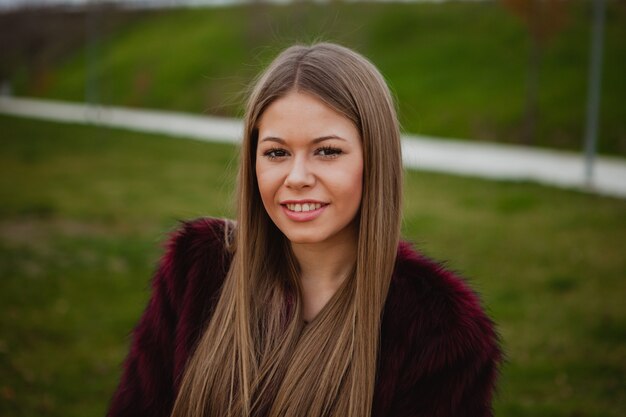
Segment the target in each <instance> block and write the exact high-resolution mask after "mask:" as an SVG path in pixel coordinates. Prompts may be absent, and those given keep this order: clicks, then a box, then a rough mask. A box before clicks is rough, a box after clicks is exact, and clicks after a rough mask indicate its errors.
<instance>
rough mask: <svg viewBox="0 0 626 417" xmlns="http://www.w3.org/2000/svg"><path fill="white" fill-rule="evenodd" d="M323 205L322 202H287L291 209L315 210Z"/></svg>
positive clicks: (297, 210) (296, 210) (298, 210)
mask: <svg viewBox="0 0 626 417" xmlns="http://www.w3.org/2000/svg"><path fill="white" fill-rule="evenodd" d="M320 207H322V204H321V203H304V204H287V208H288V209H289V210H291V211H295V212H301V211H313V210H317V209H319V208H320Z"/></svg>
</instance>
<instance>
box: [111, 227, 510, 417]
mask: <svg viewBox="0 0 626 417" xmlns="http://www.w3.org/2000/svg"><path fill="white" fill-rule="evenodd" d="M223 237H224V231H223V222H222V221H221V220H216V219H209V218H203V219H198V220H195V221H192V222H187V223H185V224H184V226H183V227H182V228H181V229H180V230H179V231H177V232H175V233H174V234H173V235H172V237H171V239H170V240H169V242H168V246H167V251H166V254H165V256H164V257H163V258H162V260H161V263H160V265H159V268H158V270H157V272H156V274H155V276H154V279H153V282H152V297H151V299H150V301H149V304H148V306H147V308H146V310H145V311H144V313H143V316H142V317H141V320H140V321H139V324H138V325H137V327H136V328H135V330H134V332H133V337H132V344H131V347H130V352H129V354H128V357H127V358H126V361H125V362H124V370H123V374H122V377H121V380H120V383H119V386H118V388H117V390H116V392H115V394H114V396H113V399H112V401H111V405H110V409H109V412H108V416H110V417H118V416H129V417H130V416H132V417H140V416H150V417H160V416H169V414H170V413H171V410H172V407H173V402H174V399H175V397H176V392H177V389H178V383H179V382H180V381H179V379H180V377H181V374H182V372H183V368H184V366H185V363H186V361H187V358H188V356H189V355H190V353H191V352H192V350H193V347H194V343H195V342H196V340H197V339H198V337H199V336H200V335H201V333H202V331H203V329H204V328H205V325H206V323H207V320H208V318H209V317H210V315H211V309H212V308H213V306H214V305H215V301H216V299H217V297H218V293H219V289H220V286H221V284H222V281H223V279H224V276H225V274H226V271H227V269H228V265H229V262H230V257H229V255H228V254H227V253H226V252H225V250H224V248H223V244H222V241H223ZM380 343H381V344H380V352H379V360H378V375H377V380H376V388H375V394H374V405H373V412H372V416H373V417H385V416H390V417H418V416H420V417H452V416H454V417H463V416H466V417H484V416H491V415H492V411H491V400H492V394H493V391H494V384H495V380H496V377H497V374H498V366H499V364H500V361H501V352H500V349H499V346H498V338H497V335H496V333H495V331H494V326H493V323H492V321H491V320H490V319H489V318H488V317H487V316H486V315H485V313H484V312H483V310H482V308H481V306H480V302H479V299H478V297H477V295H476V294H475V293H474V292H473V291H472V290H471V289H470V288H469V287H468V286H467V285H466V284H465V282H464V281H463V280H461V279H460V278H458V277H457V276H455V275H454V274H453V273H451V272H449V271H447V270H445V269H443V268H442V267H441V266H440V265H438V264H436V263H434V262H433V261H431V260H429V259H427V258H425V257H424V256H422V255H420V254H418V253H416V252H415V251H414V250H413V249H412V248H411V246H410V245H409V244H408V243H401V244H400V246H399V247H398V256H397V261H396V266H395V271H394V275H393V279H392V283H391V287H390V290H389V296H388V298H387V302H386V305H385V310H384V316H383V322H382V328H381V339H380ZM294 417H304V416H294Z"/></svg>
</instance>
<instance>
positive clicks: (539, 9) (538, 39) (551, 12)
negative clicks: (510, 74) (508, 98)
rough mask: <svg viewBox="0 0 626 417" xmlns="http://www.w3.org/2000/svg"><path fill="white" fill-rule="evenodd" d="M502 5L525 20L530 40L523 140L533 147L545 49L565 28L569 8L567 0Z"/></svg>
mask: <svg viewBox="0 0 626 417" xmlns="http://www.w3.org/2000/svg"><path fill="white" fill-rule="evenodd" d="M500 3H501V4H502V5H503V6H504V7H505V8H506V9H507V10H509V11H510V12H511V13H513V14H514V15H516V16H518V17H519V18H521V19H522V21H523V22H524V24H525V26H526V29H527V30H528V35H529V37H530V42H529V45H530V47H529V51H528V70H527V71H528V79H527V82H526V105H525V111H524V113H525V114H524V122H523V126H522V140H523V142H524V143H525V144H527V145H532V144H534V143H535V138H536V135H537V121H538V117H539V105H538V98H537V96H538V92H539V73H540V71H541V57H542V52H543V49H544V48H545V45H546V44H547V43H548V42H549V41H550V40H551V39H553V38H554V37H555V36H556V34H557V33H558V32H560V31H561V30H562V29H563V28H564V27H565V24H566V23H567V17H568V16H567V6H568V4H567V1H566V0H500Z"/></svg>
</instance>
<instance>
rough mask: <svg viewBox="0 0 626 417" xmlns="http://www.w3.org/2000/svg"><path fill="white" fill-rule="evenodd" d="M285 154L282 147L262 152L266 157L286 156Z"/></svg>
mask: <svg viewBox="0 0 626 417" xmlns="http://www.w3.org/2000/svg"><path fill="white" fill-rule="evenodd" d="M286 155H287V152H285V150H284V149H278V148H272V149H269V150H267V151H265V152H263V156H265V157H267V158H268V159H276V158H282V157H283V156H286Z"/></svg>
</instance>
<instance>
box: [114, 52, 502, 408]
mask: <svg viewBox="0 0 626 417" xmlns="http://www.w3.org/2000/svg"><path fill="white" fill-rule="evenodd" d="M244 129H245V130H244V137H243V143H242V147H241V161H240V167H239V175H238V185H237V187H238V188H237V219H236V222H231V221H227V220H220V219H213V218H203V219H198V220H194V221H191V222H187V223H185V224H184V225H183V226H182V228H181V229H180V230H179V231H177V232H175V233H174V234H173V236H172V237H171V239H170V241H169V243H168V245H167V251H166V254H165V256H164V257H163V259H162V261H161V263H160V266H159V268H158V270H157V272H156V275H155V277H154V280H153V293H152V297H151V300H150V302H149V305H148V307H147V308H146V310H145V312H144V314H143V317H142V318H141V320H140V322H139V324H138V325H137V327H136V328H135V330H134V334H133V340H132V345H131V348H130V353H129V355H128V357H127V359H126V361H125V364H124V371H123V375H122V378H121V382H120V384H119V387H118V389H117V391H116V393H115V394H114V397H113V400H112V403H111V407H110V410H109V414H108V415H109V416H111V417H114V416H134V417H137V416H152V417H155V416H175V417H183V416H184V417H200V416H203V417H224V416H229V417H248V416H255V417H266V416H267V417H279V416H280V417H287V416H293V417H305V416H306V417H322V416H338V417H370V416H371V417H373V416H376V417H382V416H398V417H402V416H407V417H408V416H432V417H435V416H437V417H444V416H450V417H452V416H455V417H460V416H468V417H469V416H471V417H477V416H478V417H480V416H489V415H491V414H492V412H491V399H492V392H493V389H494V383H495V379H496V375H497V370H498V365H499V362H500V360H501V353H500V350H499V347H498V343H497V336H496V333H495V332H494V328H493V324H492V322H491V320H490V319H489V318H488V317H487V316H486V315H485V313H484V312H483V310H482V308H481V306H480V303H479V300H478V298H477V296H476V294H475V293H474V292H473V291H472V290H471V289H470V288H468V286H467V285H466V284H465V283H464V281H463V280H462V279H460V278H458V277H457V276H455V275H454V274H452V273H451V272H449V271H447V270H445V269H444V268H443V267H441V266H440V265H438V264H436V263H434V262H433V261H431V260H429V259H427V258H425V257H424V256H422V255H420V254H419V253H418V252H416V251H415V250H414V249H413V248H412V247H411V246H410V245H409V244H408V243H406V242H402V241H400V221H401V212H400V209H401V196H402V158H401V152H400V134H399V127H398V121H397V117H396V112H395V109H394V103H393V100H392V97H391V95H390V93H389V90H388V88H387V86H386V84H385V81H384V79H383V78H382V76H381V75H380V73H379V72H378V71H377V69H376V68H375V67H374V66H373V65H372V64H371V63H370V62H369V61H368V60H366V59H365V58H364V57H362V56H361V55H359V54H357V53H356V52H354V51H352V50H349V49H347V48H345V47H342V46H339V45H334V44H328V43H320V44H315V45H313V46H293V47H290V48H288V49H287V50H285V51H283V52H282V53H281V54H280V55H279V56H278V57H277V58H276V59H275V60H274V61H273V62H272V63H271V64H270V66H269V67H268V68H267V70H266V71H265V72H264V73H263V74H262V75H261V76H260V77H259V79H258V80H257V83H256V85H255V88H254V90H253V91H252V93H251V95H250V98H249V101H248V105H247V109H246V116H245V128H244Z"/></svg>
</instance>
